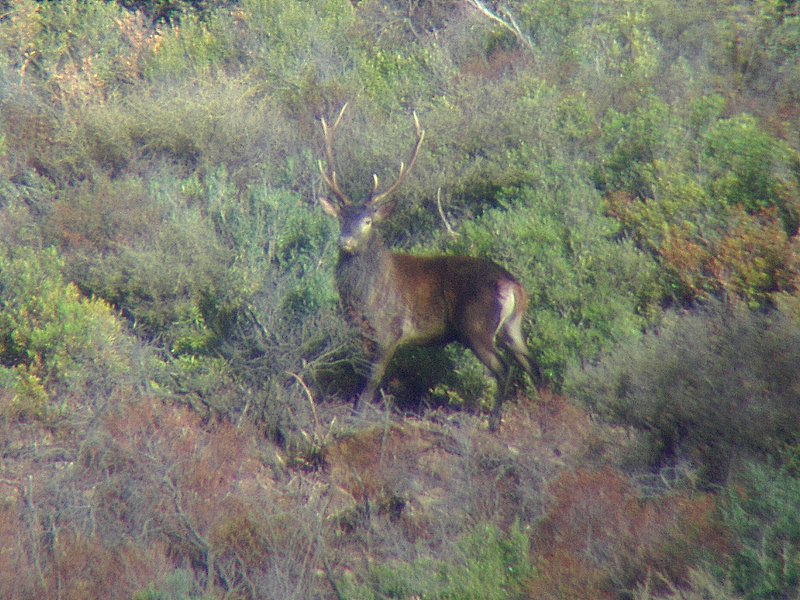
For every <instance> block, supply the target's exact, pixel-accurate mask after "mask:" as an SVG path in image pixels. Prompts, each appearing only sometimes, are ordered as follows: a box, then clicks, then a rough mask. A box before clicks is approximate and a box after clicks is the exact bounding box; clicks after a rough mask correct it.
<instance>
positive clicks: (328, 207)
mask: <svg viewBox="0 0 800 600" xmlns="http://www.w3.org/2000/svg"><path fill="white" fill-rule="evenodd" d="M318 200H319V203H320V204H321V205H322V210H323V211H325V214H326V215H330V216H331V217H333V218H334V219H338V218H339V206H338V205H337V204H336V203H335V202H331V201H330V200H328V199H327V198H325V197H323V196H320V197H319V198H318Z"/></svg>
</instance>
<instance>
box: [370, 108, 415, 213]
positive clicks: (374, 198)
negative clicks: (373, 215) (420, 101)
mask: <svg viewBox="0 0 800 600" xmlns="http://www.w3.org/2000/svg"><path fill="white" fill-rule="evenodd" d="M414 127H415V129H416V132H417V143H416V145H415V146H414V152H412V154H411V158H410V159H409V161H408V166H406V164H405V163H403V162H401V163H400V170H399V172H398V173H397V179H395V180H394V183H393V184H392V185H390V186H389V187H388V188H387V189H386V190H385V191H384V192H381V193H380V194H378V193H377V192H378V176H377V175H373V176H372V179H373V188H372V194H371V196H370V203H371V204H373V205H378V204H380V203H381V202H384V201H385V200H386V199H387V198H388V197H389V196H390V195H391V194H392V193H393V192H394V191H395V190H396V189H397V188H399V187H400V184H401V183H403V180H404V179H405V178H406V176H407V175H408V174H409V173H410V172H411V169H413V168H414V163H416V162H417V156H418V155H419V149H420V146H422V140H423V139H424V138H425V130H424V129H422V127H420V124H419V118H417V113H416V111H415V112H414Z"/></svg>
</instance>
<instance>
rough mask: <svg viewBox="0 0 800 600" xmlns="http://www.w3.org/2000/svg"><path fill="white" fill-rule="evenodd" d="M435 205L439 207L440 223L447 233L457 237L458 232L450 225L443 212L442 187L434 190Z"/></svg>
mask: <svg viewBox="0 0 800 600" xmlns="http://www.w3.org/2000/svg"><path fill="white" fill-rule="evenodd" d="M436 206H437V208H438V209H439V216H440V217H441V218H442V223H444V226H445V228H446V229H447V233H449V234H450V235H451V236H453V237H458V236H459V233H458V232H457V231H456V230H454V229H453V228H452V227H451V226H450V223H449V222H448V221H447V217H446V216H445V214H444V209H443V208H442V188H439V189H438V190H436Z"/></svg>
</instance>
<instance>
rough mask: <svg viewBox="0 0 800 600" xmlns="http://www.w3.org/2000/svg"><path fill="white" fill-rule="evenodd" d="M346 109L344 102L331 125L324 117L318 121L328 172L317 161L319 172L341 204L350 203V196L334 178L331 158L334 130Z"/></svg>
mask: <svg viewBox="0 0 800 600" xmlns="http://www.w3.org/2000/svg"><path fill="white" fill-rule="evenodd" d="M345 110H347V102H345V103H344V105H343V106H342V108H341V110H340V111H339V115H338V116H337V117H336V120H335V121H334V122H333V125H332V126H330V127H329V126H328V123H327V122H326V121H325V117H322V118H321V119H320V121H321V122H322V134H323V135H324V137H325V159H326V160H327V163H328V170H329V171H330V173H328V172H327V171H326V170H325V168H324V167H323V166H322V161H321V160H320V161H318V165H319V172H320V175H322V180H323V181H324V182H325V185H327V186H328V189H329V190H330V191H331V193H332V194H333V195H334V196H335V197H336V199H337V200H339V202H340V203H341V204H342V205H347V204H352V203H351V201H350V198H348V197H347V194H345V193H344V192H343V191H342V189H341V188H340V187H339V182H338V181H337V180H336V170H335V168H334V166H333V165H334V160H333V137H334V135H335V134H336V130H337V129H338V128H339V124H340V123H341V122H342V117H343V116H344V111H345Z"/></svg>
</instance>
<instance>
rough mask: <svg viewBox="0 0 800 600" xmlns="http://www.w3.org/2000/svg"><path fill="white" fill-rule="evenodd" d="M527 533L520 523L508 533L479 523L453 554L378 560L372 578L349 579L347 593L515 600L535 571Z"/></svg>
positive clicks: (366, 596)
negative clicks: (402, 560)
mask: <svg viewBox="0 0 800 600" xmlns="http://www.w3.org/2000/svg"><path fill="white" fill-rule="evenodd" d="M528 545H529V541H528V536H527V535H526V534H525V533H523V532H522V531H520V529H519V528H518V527H512V528H511V530H510V531H509V532H507V533H503V532H502V531H499V530H498V529H497V528H496V527H494V526H491V525H478V526H476V527H475V529H474V530H473V531H471V532H470V533H467V534H465V535H464V536H462V537H461V538H460V539H459V540H458V541H457V542H456V545H455V547H454V548H453V549H452V556H451V557H450V558H449V559H445V558H442V557H438V558H417V559H415V560H413V561H412V562H410V563H386V564H382V565H375V566H373V567H372V568H371V569H370V572H369V574H368V579H369V582H368V583H365V584H355V583H353V582H351V581H346V582H345V584H346V585H345V586H344V589H345V591H344V596H345V597H347V598H353V599H354V600H355V599H356V598H358V599H364V600H366V599H375V600H377V599H379V598H398V599H401V598H409V597H414V596H417V597H420V598H431V599H436V600H456V599H458V600H492V599H497V600H501V599H502V600H512V599H514V598H523V597H524V594H523V592H522V585H523V583H524V582H525V580H526V578H527V577H529V576H530V575H531V573H532V567H531V565H530V561H529V558H528Z"/></svg>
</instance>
